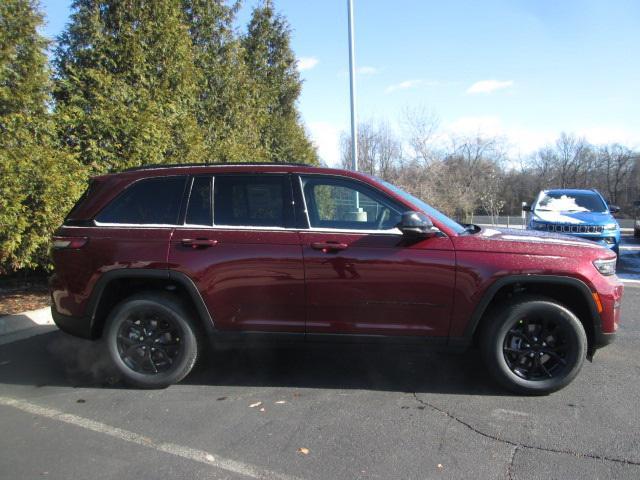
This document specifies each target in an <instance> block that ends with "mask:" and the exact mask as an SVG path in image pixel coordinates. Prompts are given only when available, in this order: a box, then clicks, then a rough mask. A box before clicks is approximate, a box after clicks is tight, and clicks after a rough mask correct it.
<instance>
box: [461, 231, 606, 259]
mask: <svg viewBox="0 0 640 480" xmlns="http://www.w3.org/2000/svg"><path fill="white" fill-rule="evenodd" d="M456 240H457V241H456V242H455V243H456V248H457V249H460V250H468V251H471V250H474V251H484V252H502V253H518V254H527V255H546V256H564V257H575V256H584V255H588V256H593V257H594V258H595V257H609V256H615V254H612V253H611V252H609V251H608V249H607V248H605V247H602V246H600V245H598V244H597V243H595V242H592V241H589V240H583V239H581V238H576V237H570V236H565V235H559V234H555V233H548V232H540V231H535V230H516V229H507V228H493V227H483V228H481V230H480V231H479V232H478V233H475V234H470V235H462V236H458V237H457V239H456ZM588 250H590V251H588Z"/></svg>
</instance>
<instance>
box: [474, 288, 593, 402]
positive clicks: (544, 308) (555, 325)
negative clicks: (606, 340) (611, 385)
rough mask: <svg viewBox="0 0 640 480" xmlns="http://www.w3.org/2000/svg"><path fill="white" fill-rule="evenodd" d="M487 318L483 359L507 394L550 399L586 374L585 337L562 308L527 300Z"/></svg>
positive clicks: (573, 318)
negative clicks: (547, 395)
mask: <svg viewBox="0 0 640 480" xmlns="http://www.w3.org/2000/svg"><path fill="white" fill-rule="evenodd" d="M489 315H490V316H489V317H488V318H487V323H486V324H485V328H484V331H483V332H482V337H481V349H482V354H483V357H484V360H485V363H486V365H487V367H488V368H489V371H490V373H491V374H492V375H493V377H494V378H495V379H496V380H497V381H498V382H499V383H500V384H501V385H502V386H504V387H505V388H507V389H508V390H511V391H513V392H515V393H519V394H533V395H544V394H547V393H551V392H554V391H556V390H560V389H561V388H563V387H565V386H566V385H568V384H569V383H570V382H571V381H572V380H573V379H574V378H575V377H576V375H577V374H578V372H579V371H580V369H581V368H582V364H583V363H584V359H585V357H586V352H587V336H586V334H585V331H584V327H583V326H582V324H581V323H580V320H579V319H578V318H577V317H576V316H575V315H574V314H573V313H572V312H571V311H570V310H568V309H567V308H565V307H564V306H562V305H559V304H557V303H555V302H553V301H549V300H546V299H539V298H533V297H527V298H523V299H520V300H519V301H515V302H511V303H509V304H507V305H506V306H504V307H503V308H501V309H500V310H496V309H494V310H492V312H491V313H490V314H489Z"/></svg>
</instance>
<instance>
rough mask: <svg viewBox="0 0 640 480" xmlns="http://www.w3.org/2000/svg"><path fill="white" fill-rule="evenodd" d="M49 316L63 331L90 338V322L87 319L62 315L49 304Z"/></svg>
mask: <svg viewBox="0 0 640 480" xmlns="http://www.w3.org/2000/svg"><path fill="white" fill-rule="evenodd" d="M51 317H52V318H53V322H54V323H55V324H56V325H57V326H58V328H59V329H60V330H62V331H63V332H65V333H68V334H69V335H73V336H75V337H81V338H89V339H90V338H92V337H91V322H89V319H87V318H85V317H72V316H70V315H63V314H61V313H59V312H58V311H57V310H56V308H55V306H53V305H52V306H51Z"/></svg>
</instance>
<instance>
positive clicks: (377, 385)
mask: <svg viewBox="0 0 640 480" xmlns="http://www.w3.org/2000/svg"><path fill="white" fill-rule="evenodd" d="M0 383H2V384H14V385H33V386H38V387H41V386H45V385H47V386H61V387H93V388H96V387H97V388H101V387H105V388H127V387H126V386H125V385H124V384H123V383H122V382H121V380H120V378H119V375H118V373H117V371H116V370H115V368H114V367H113V365H112V363H111V360H110V359H109V357H108V355H107V353H106V351H105V349H104V346H103V345H102V344H101V343H100V342H91V341H88V340H82V339H79V338H75V337H72V336H69V335H66V334H64V333H62V332H60V331H55V332H51V333H46V334H42V335H38V336H35V337H31V338H29V339H26V340H22V341H19V342H15V343H11V344H8V345H3V346H0ZM182 383H183V384H188V385H203V386H258V387H266V386H269V387H291V388H327V389H338V390H339V389H365V390H379V391H397V392H421V393H427V392H432V393H456V394H465V395H505V394H506V392H504V391H503V390H501V389H500V388H499V387H497V386H496V385H495V384H494V382H493V381H492V380H491V378H490V377H489V375H488V374H487V372H486V370H485V368H484V365H483V364H482V362H481V360H480V358H479V355H478V353H477V352H475V351H469V352H466V353H464V354H453V353H442V352H436V351H433V350H427V349H426V347H425V348H420V347H417V346H411V347H402V346H386V345H351V344H344V345H343V344H340V345H334V344H313V343H309V344H294V345H287V346H282V345H279V346H265V345H246V344H245V345H238V346H233V347H231V346H230V347H224V348H222V349H208V351H207V352H206V355H205V356H204V357H203V358H202V361H201V362H200V363H199V364H198V365H197V366H196V368H195V369H194V371H193V372H192V373H191V374H190V375H189V376H188V377H187V378H186V379H185V380H183V382H182Z"/></svg>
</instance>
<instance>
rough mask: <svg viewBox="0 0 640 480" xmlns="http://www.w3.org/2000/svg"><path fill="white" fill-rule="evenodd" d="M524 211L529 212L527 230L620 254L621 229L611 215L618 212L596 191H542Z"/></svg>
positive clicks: (617, 209) (616, 208)
mask: <svg viewBox="0 0 640 480" xmlns="http://www.w3.org/2000/svg"><path fill="white" fill-rule="evenodd" d="M524 210H525V211H528V212H531V216H530V218H529V223H528V224H527V228H528V229H529V230H540V231H545V232H555V233H562V234H563V235H572V236H575V237H579V238H584V239H587V240H591V241H594V242H597V243H599V244H600V245H602V246H605V247H607V248H610V249H611V250H613V251H614V252H616V254H618V253H619V247H620V226H619V225H618V222H617V221H616V219H615V218H614V217H613V214H614V213H617V212H619V211H620V208H619V207H617V206H615V205H608V204H607V202H606V201H605V199H604V198H603V197H602V195H600V193H599V192H598V191H597V190H575V189H555V190H543V191H541V192H540V194H539V195H538V198H537V199H536V200H535V201H534V202H533V204H531V206H530V207H524Z"/></svg>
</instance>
